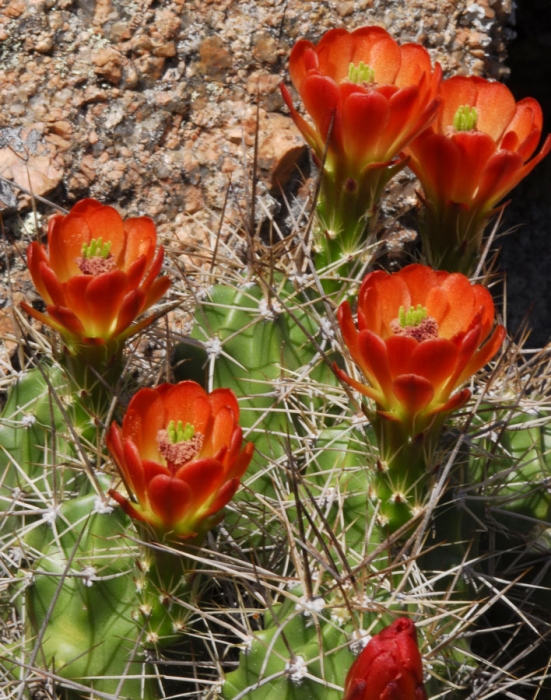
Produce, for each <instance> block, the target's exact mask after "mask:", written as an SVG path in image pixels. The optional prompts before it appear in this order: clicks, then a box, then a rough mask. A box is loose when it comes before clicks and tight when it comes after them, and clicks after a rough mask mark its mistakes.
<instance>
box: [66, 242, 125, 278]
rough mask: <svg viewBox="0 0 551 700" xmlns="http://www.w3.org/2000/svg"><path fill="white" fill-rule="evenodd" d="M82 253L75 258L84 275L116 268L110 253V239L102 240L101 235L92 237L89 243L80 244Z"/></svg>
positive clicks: (97, 273) (96, 273) (98, 273)
mask: <svg viewBox="0 0 551 700" xmlns="http://www.w3.org/2000/svg"><path fill="white" fill-rule="evenodd" d="M81 253H82V255H81V257H80V258H77V259H76V263H77V265H78V268H79V270H80V271H81V272H82V273H83V274H84V275H100V274H101V273H102V272H110V271H111V270H114V269H115V268H116V265H115V261H114V260H113V256H112V255H111V241H106V242H105V243H104V242H103V239H102V238H101V236H100V237H99V238H93V239H92V240H91V241H90V244H89V245H86V243H83V244H82V251H81Z"/></svg>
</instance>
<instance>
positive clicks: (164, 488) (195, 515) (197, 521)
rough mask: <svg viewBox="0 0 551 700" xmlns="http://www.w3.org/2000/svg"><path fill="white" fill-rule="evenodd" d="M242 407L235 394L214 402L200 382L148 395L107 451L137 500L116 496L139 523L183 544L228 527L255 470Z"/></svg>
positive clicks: (135, 404) (131, 409) (113, 432)
mask: <svg viewBox="0 0 551 700" xmlns="http://www.w3.org/2000/svg"><path fill="white" fill-rule="evenodd" d="M238 420H239V406H238V404H237V399H236V398H235V395H234V393H233V392H232V391H230V390H229V389H216V390H215V391H213V392H212V393H210V394H207V393H206V391H205V390H204V389H203V388H202V387H201V386H200V385H199V384H197V383H196V382H192V381H183V382H180V383H179V384H175V385H173V384H162V385H161V386H159V387H157V388H156V389H141V390H140V391H138V392H137V393H136V394H135V395H134V397H133V398H132V400H131V401H130V404H129V406H128V409H127V411H126V414H125V416H124V420H123V424H122V429H121V428H120V427H119V426H118V425H117V423H113V424H112V425H111V428H110V430H109V433H108V435H107V438H106V442H107V447H108V448H109V451H110V452H111V455H112V457H113V459H114V461H115V463H116V465H117V467H118V469H119V472H120V474H121V477H122V479H123V481H124V483H125V486H126V489H127V491H128V492H129V494H131V495H132V496H134V497H135V501H134V500H130V499H129V498H126V497H125V496H123V495H122V494H120V493H118V492H116V491H110V492H109V493H110V495H111V496H112V497H113V498H114V499H115V500H116V501H117V502H118V503H120V505H121V506H122V507H123V509H124V510H125V512H126V513H128V515H130V516H131V517H132V518H135V519H136V520H139V521H142V522H147V523H149V524H150V525H152V526H153V527H154V528H155V529H156V530H157V531H158V532H161V533H166V532H171V533H174V534H175V535H176V536H177V537H179V538H181V539H187V538H190V537H201V536H202V535H204V534H205V533H206V532H207V531H208V530H209V529H210V528H211V527H213V526H214V525H215V524H216V523H217V522H218V521H219V520H220V517H221V516H220V511H221V509H222V508H223V507H224V506H225V505H226V504H227V503H228V502H229V501H230V500H231V498H232V497H233V495H234V494H235V492H236V490H237V488H238V486H239V483H240V479H241V477H242V475H243V474H244V472H245V470H246V469H247V467H248V466H249V462H250V461H251V458H252V454H253V449H254V446H253V444H252V443H247V444H246V445H245V447H244V449H241V447H242V439H243V438H242V430H241V428H240V427H239V425H238Z"/></svg>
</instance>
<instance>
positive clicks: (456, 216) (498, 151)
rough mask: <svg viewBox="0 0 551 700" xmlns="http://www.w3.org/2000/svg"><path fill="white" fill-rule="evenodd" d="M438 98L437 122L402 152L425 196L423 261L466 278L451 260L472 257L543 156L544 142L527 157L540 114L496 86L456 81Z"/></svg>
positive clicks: (548, 143) (550, 143) (550, 140)
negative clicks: (497, 211)
mask: <svg viewBox="0 0 551 700" xmlns="http://www.w3.org/2000/svg"><path fill="white" fill-rule="evenodd" d="M441 94H442V102H441V105H440V109H439V111H438V115H437V118H436V119H435V121H434V122H433V123H432V125H431V126H430V127H429V128H428V129H426V130H425V131H424V132H423V133H422V134H421V135H420V136H418V137H417V138H416V139H415V140H414V141H412V142H411V143H410V144H409V146H408V148H407V149H406V153H407V154H408V155H409V156H410V157H411V160H410V163H409V166H410V167H411V169H412V170H413V171H414V173H415V174H416V175H417V177H418V178H419V180H420V182H421V184H422V186H423V190H424V193H425V198H426V204H427V207H428V211H427V217H426V218H427V220H426V225H427V228H428V231H427V234H426V236H427V247H428V250H427V254H428V256H429V260H430V261H431V263H433V264H435V265H438V266H440V265H442V266H443V267H446V269H449V270H453V269H464V271H466V272H467V271H468V265H465V266H463V268H462V267H461V265H460V264H459V263H456V264H455V265H454V259H452V256H453V258H455V259H457V258H458V257H461V256H463V257H466V258H467V259H472V257H473V255H474V254H476V253H478V252H479V249H480V247H481V237H482V233H483V228H484V226H485V224H486V222H487V219H488V217H489V216H490V215H491V214H492V213H493V211H494V207H495V206H496V204H498V202H500V201H501V200H502V199H503V198H504V197H505V196H506V195H507V194H508V193H509V192H510V191H511V190H512V189H513V188H514V187H516V185H517V184H518V183H519V182H520V181H521V180H522V179H523V178H524V177H526V175H528V173H530V172H531V171H532V169H533V168H534V167H535V166H536V165H537V164H538V163H539V162H540V160H542V158H544V157H545V156H546V155H547V153H549V151H550V150H551V136H548V137H547V139H546V140H545V142H544V144H543V146H542V148H541V150H540V152H539V153H538V155H536V156H534V157H533V158H531V157H532V155H533V154H534V152H535V150H536V147H537V145H538V143H539V140H540V136H541V130H542V123H543V118H542V112H541V108H540V106H539V104H538V103H537V102H536V100H534V99H532V98H530V97H528V98H526V99H524V100H521V101H520V102H518V103H516V102H515V99H514V97H513V95H512V94H511V91H510V90H509V89H508V88H507V87H506V86H505V85H502V84H501V83H492V82H490V81H488V80H484V79H483V78H477V77H463V76H456V77H453V78H450V79H449V80H445V81H444V82H443V83H442V88H441ZM450 250H451V251H452V253H451V255H450V253H449V251H450ZM471 251H474V252H471ZM442 261H444V264H442ZM469 264H472V263H471V262H469Z"/></svg>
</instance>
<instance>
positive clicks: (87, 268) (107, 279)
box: [23, 199, 170, 354]
mask: <svg viewBox="0 0 551 700" xmlns="http://www.w3.org/2000/svg"><path fill="white" fill-rule="evenodd" d="M156 243H157V232H156V230H155V225H154V223H153V221H152V220H151V219H149V218H147V217H139V218H134V219H126V220H125V221H123V220H122V218H121V216H120V214H119V213H118V212H117V211H116V210H115V209H113V208H112V207H108V206H104V205H102V204H100V203H99V202H97V201H96V200H94V199H84V200H82V201H80V202H78V203H77V204H75V206H74V207H73V208H72V209H71V211H70V212H69V214H67V216H54V217H53V218H52V219H51V220H50V223H49V226H48V249H47V250H46V248H45V247H44V246H43V245H41V244H40V243H38V242H34V243H31V245H30V246H29V247H28V249H27V264H28V266H29V272H30V273H31V277H32V279H33V282H34V284H35V286H36V289H37V291H38V293H39V294H40V295H41V296H42V298H43V299H44V301H45V302H46V305H47V306H46V313H45V314H44V313H41V312H39V311H37V310H35V309H33V308H32V307H31V306H29V305H28V304H25V303H24V304H23V307H24V308H25V310H26V311H27V313H29V314H30V315H31V316H33V317H34V318H36V319H38V320H39V321H42V322H43V323H45V324H46V325H49V326H51V327H52V328H54V329H56V330H57V331H59V333H60V334H61V335H62V337H63V339H64V340H65V342H66V344H67V345H68V347H69V349H70V350H71V351H72V352H74V353H75V354H78V348H79V347H82V346H98V345H102V346H105V345H107V346H108V350H109V352H110V354H112V353H113V352H116V351H117V350H118V349H119V347H120V345H121V344H122V342H123V341H124V340H125V339H126V338H128V337H129V336H130V335H132V334H134V333H136V332H137V331H139V330H141V329H142V328H144V327H145V326H146V325H147V324H148V323H150V322H151V321H152V320H153V319H152V318H148V319H145V320H144V321H142V322H141V323H138V324H135V325H134V326H132V325H131V324H132V323H133V321H134V320H135V319H136V317H137V316H139V315H140V314H141V313H143V312H144V311H146V310H147V309H149V308H150V307H151V306H152V305H153V304H155V302H157V301H158V300H159V299H160V297H161V296H162V295H163V294H164V293H165V292H166V291H167V289H168V288H169V286H170V280H169V279H168V277H158V274H159V272H160V270H161V266H162V263H163V253H164V251H163V248H162V247H160V248H159V249H158V251H157V252H155V248H156Z"/></svg>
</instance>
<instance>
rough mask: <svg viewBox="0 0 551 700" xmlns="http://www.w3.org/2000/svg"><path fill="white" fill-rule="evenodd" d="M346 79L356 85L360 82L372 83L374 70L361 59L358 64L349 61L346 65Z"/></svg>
mask: <svg viewBox="0 0 551 700" xmlns="http://www.w3.org/2000/svg"><path fill="white" fill-rule="evenodd" d="M348 80H349V81H350V82H351V83H356V84H358V85H359V84H362V83H373V82H374V80H375V71H374V70H373V68H370V67H369V66H367V65H366V64H365V63H364V62H363V61H360V63H359V64H358V65H355V64H354V63H351V64H350V65H349V66H348Z"/></svg>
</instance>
